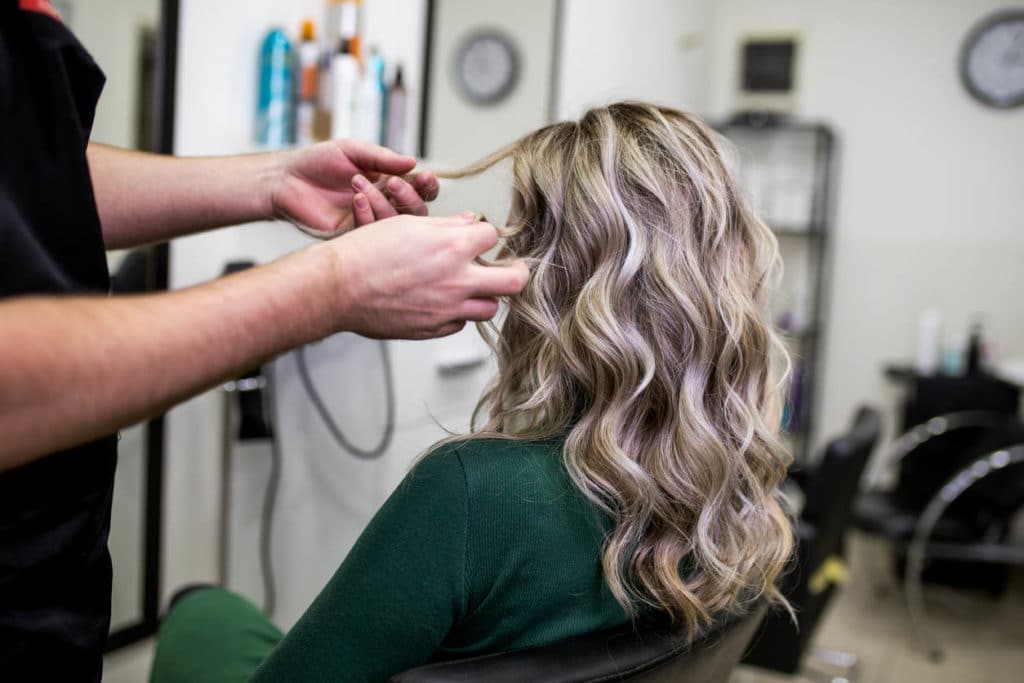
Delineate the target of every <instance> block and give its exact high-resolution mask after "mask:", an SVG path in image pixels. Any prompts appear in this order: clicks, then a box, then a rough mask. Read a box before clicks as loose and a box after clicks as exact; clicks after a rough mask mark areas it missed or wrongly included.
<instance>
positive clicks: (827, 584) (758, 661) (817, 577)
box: [743, 407, 882, 680]
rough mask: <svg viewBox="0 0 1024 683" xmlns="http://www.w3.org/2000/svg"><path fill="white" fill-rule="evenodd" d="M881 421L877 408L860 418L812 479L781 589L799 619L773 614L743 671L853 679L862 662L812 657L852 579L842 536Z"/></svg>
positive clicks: (833, 655)
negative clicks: (837, 597)
mask: <svg viewBox="0 0 1024 683" xmlns="http://www.w3.org/2000/svg"><path fill="white" fill-rule="evenodd" d="M881 431H882V419H881V416H880V415H879V413H878V411H877V410H875V409H873V408H868V407H862V408H860V409H859V410H858V411H857V414H856V417H855V418H854V421H853V426H852V427H851V428H850V430H849V431H848V432H847V433H845V434H843V435H842V436H840V437H838V438H836V439H833V440H832V441H831V442H830V443H829V444H828V447H827V448H826V449H825V456H824V457H823V458H822V460H821V462H820V464H818V466H817V467H815V468H814V469H812V470H809V471H805V473H804V474H805V476H804V487H803V488H804V497H805V498H804V499H805V503H804V506H803V509H802V510H801V512H800V517H799V519H798V520H797V525H796V536H797V551H796V555H795V560H794V563H793V566H792V567H791V568H790V569H789V571H787V572H786V574H785V575H784V576H783V577H782V580H781V581H780V584H779V588H780V590H781V591H782V594H783V595H784V596H785V597H786V599H787V600H789V603H790V604H791V605H792V606H793V609H794V611H795V612H796V623H795V624H794V622H793V619H792V618H791V617H790V615H789V613H788V612H786V611H785V610H778V609H777V610H772V611H771V612H770V613H769V614H768V616H767V617H766V618H765V620H764V622H763V623H762V624H761V627H760V630H759V631H758V633H757V635H756V636H755V637H754V641H753V644H752V646H751V649H750V651H749V652H748V653H747V655H746V657H744V658H743V663H744V664H748V665H750V666H756V667H760V668H762V669H769V670H771V671H778V672H782V673H787V674H795V673H797V672H800V673H802V674H804V675H805V676H810V677H815V676H821V677H824V679H825V680H832V677H833V676H834V675H841V676H843V677H845V678H847V679H851V680H852V679H853V677H854V675H855V673H856V669H857V658H856V656H854V655H852V654H849V653H846V652H838V651H832V650H824V649H816V650H813V651H811V652H808V646H809V644H810V642H811V639H812V637H813V636H814V630H815V627H816V626H817V624H818V621H819V620H820V618H821V615H822V613H823V612H824V610H825V607H826V606H827V605H828V603H829V601H830V600H831V598H832V595H833V593H834V591H835V586H836V584H837V583H840V582H841V581H842V580H843V578H844V576H845V566H844V564H843V560H842V558H843V536H844V534H845V532H846V530H847V527H848V526H849V523H850V516H851V507H852V505H853V500H854V497H855V496H856V495H857V489H858V486H859V483H860V478H861V475H862V474H863V473H864V468H865V466H866V465H867V462H868V458H869V457H870V456H871V452H872V451H873V450H874V448H875V445H876V444H877V443H878V439H879V436H880V434H881Z"/></svg>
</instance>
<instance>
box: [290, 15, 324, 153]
mask: <svg viewBox="0 0 1024 683" xmlns="http://www.w3.org/2000/svg"><path fill="white" fill-rule="evenodd" d="M319 58H320V48H319V47H318V46H317V44H316V27H315V25H314V24H313V22H312V20H310V19H307V20H306V21H304V22H302V42H301V43H299V97H298V104H297V105H296V112H295V113H296V132H295V138H296V141H297V142H298V143H299V144H300V145H308V144H311V143H312V142H313V141H314V140H315V139H316V135H315V134H314V130H313V126H314V118H315V115H316V92H317V87H318V85H319V84H318V81H319V78H320V64H319Z"/></svg>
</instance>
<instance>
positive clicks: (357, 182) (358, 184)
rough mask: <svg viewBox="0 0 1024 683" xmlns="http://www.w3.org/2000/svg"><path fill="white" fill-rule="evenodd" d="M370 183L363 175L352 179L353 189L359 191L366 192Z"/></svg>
mask: <svg viewBox="0 0 1024 683" xmlns="http://www.w3.org/2000/svg"><path fill="white" fill-rule="evenodd" d="M368 184H369V182H368V181H367V180H366V178H364V177H363V176H361V175H357V176H354V177H353V178H352V187H354V188H356V189H357V190H365V189H366V186H367V185H368Z"/></svg>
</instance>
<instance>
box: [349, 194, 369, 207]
mask: <svg viewBox="0 0 1024 683" xmlns="http://www.w3.org/2000/svg"><path fill="white" fill-rule="evenodd" d="M352 203H353V204H355V205H356V208H357V209H365V208H367V207H368V206H369V205H370V202H368V201H366V196H365V195H361V194H357V195H356V196H355V197H353V198H352Z"/></svg>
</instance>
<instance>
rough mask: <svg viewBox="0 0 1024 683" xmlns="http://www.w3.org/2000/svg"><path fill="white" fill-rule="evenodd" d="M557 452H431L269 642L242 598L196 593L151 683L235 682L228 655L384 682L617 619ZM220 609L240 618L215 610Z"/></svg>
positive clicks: (602, 522) (288, 673)
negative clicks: (308, 602)
mask: <svg viewBox="0 0 1024 683" xmlns="http://www.w3.org/2000/svg"><path fill="white" fill-rule="evenodd" d="M561 448H562V441H561V440H551V441H544V442H513V441H503V440H491V439H475V440H469V441H464V442H460V443H454V444H446V445H444V446H441V447H439V448H438V449H437V450H435V451H434V452H432V453H431V454H430V455H428V456H427V457H425V458H424V459H423V460H422V461H420V462H419V463H418V464H417V465H416V466H415V467H414V468H413V470H412V471H411V472H410V473H409V475H408V476H407V477H406V478H405V480H404V481H403V482H402V483H401V484H400V485H399V487H398V488H397V489H396V490H395V492H394V494H392V496H391V497H390V498H389V499H388V500H387V502H386V503H385V504H384V506H383V507H382V508H381V509H380V511H379V512H378V513H377V515H376V516H375V517H374V518H373V520H372V521H371V522H370V524H369V526H367V528H366V530H365V531H364V532H363V534H362V535H361V536H360V538H359V540H358V541H357V542H356V544H355V546H354V547H353V549H352V551H351V553H349V555H348V557H346V559H345V561H344V562H343V563H342V565H341V567H340V568H339V569H338V571H337V573H336V574H335V575H334V577H333V578H332V579H331V581H330V583H328V585H327V586H326V588H324V590H323V591H322V592H321V593H320V595H319V596H318V597H317V599H316V600H315V601H314V603H313V605H312V606H311V607H310V608H309V610H308V611H307V612H306V613H305V614H304V615H303V617H302V618H301V619H300V620H299V622H298V623H297V624H296V625H295V628H293V629H292V630H291V632H289V633H288V634H287V635H286V636H285V637H284V638H283V639H282V640H281V641H280V643H277V644H276V647H275V642H274V641H275V640H276V638H275V636H274V635H273V634H274V630H273V629H268V628H267V626H268V625H267V624H261V623H259V615H258V612H257V611H256V610H254V609H252V608H251V606H248V605H247V604H244V603H242V602H241V598H237V597H235V596H230V597H225V596H224V595H223V594H222V593H221V592H220V591H200V592H198V593H195V594H192V595H190V596H188V597H187V598H186V599H185V600H183V601H182V603H181V604H179V606H178V607H176V608H175V610H174V611H172V613H171V614H170V616H169V618H168V620H167V621H166V622H165V625H164V627H163V629H162V631H161V636H160V643H159V646H158V651H157V657H156V661H155V663H154V675H153V681H154V682H156V683H169V682H171V681H177V680H186V679H187V680H190V681H197V680H200V678H197V676H200V677H201V678H202V679H206V680H211V681H213V680H216V681H225V680H239V681H240V680H244V679H245V677H246V675H247V674H248V671H246V670H245V666H244V665H241V664H240V661H241V660H244V661H247V662H253V661H260V660H261V659H263V656H265V660H264V661H263V663H262V665H260V666H259V668H258V669H257V670H256V672H255V674H254V675H253V677H252V679H251V680H253V681H259V682H264V681H295V680H299V681H321V680H322V681H384V680H386V679H387V678H388V677H389V676H391V675H392V674H395V673H397V672H399V671H403V670H405V669H408V668H412V667H415V666H418V665H420V664H425V663H427V662H429V661H436V660H445V659H455V658H462V657H467V656H472V655H477V654H484V653H490V652H499V651H504V650H511V649H515V648H522V647H530V646H534V645H542V644H547V643H551V642H554V641H557V640H561V639H563V638H568V637H571V636H575V635H580V634H584V633H588V632H592V631H597V630H601V629H605V628H610V627H613V626H617V625H619V624H622V623H624V622H625V621H627V620H628V618H629V617H628V616H627V614H626V612H625V611H624V610H623V609H622V608H621V607H620V606H619V605H618V603H616V602H615V600H614V599H613V598H612V596H611V593H610V592H609V591H608V588H607V586H606V585H605V583H604V578H603V573H602V569H601V548H602V545H603V542H604V534H605V532H606V531H607V528H608V522H607V521H606V519H605V518H604V517H603V516H602V515H601V514H600V513H599V512H598V511H597V510H596V509H595V508H594V506H593V505H591V504H590V503H589V502H588V501H586V499H585V498H584V497H583V496H582V494H580V493H579V491H578V490H577V489H576V488H575V486H574V485H573V484H572V481H571V480H570V479H569V476H568V473H567V472H566V470H565V467H564V466H563V464H562V457H561ZM204 596H205V597H204ZM204 602H206V605H205V606H204V604H203V603H204ZM232 604H236V608H235V607H231V606H230V605H232ZM225 605H227V606H225ZM225 610H227V611H231V610H235V611H236V612H237V613H238V614H236V615H235V616H232V617H231V618H230V619H225V618H224V617H223V615H220V616H218V614H217V613H218V612H224V611H225ZM190 613H191V616H190ZM218 619H219V620H220V621H221V622H226V623H227V626H228V628H225V627H224V626H223V624H221V625H218ZM239 622H242V623H239ZM202 624H205V626H202ZM232 624H236V625H238V626H239V627H240V628H241V631H244V632H246V634H247V635H245V636H244V637H247V638H249V639H250V640H251V643H250V644H249V645H246V644H244V643H243V644H239V643H237V642H225V641H230V640H231V639H232V638H236V637H239V638H240V637H243V636H242V635H235V634H234V632H235V630H236V627H235V626H233V625H232ZM211 628H215V629H217V633H216V635H212V636H211V637H213V638H214V639H215V640H218V641H220V643H221V644H220V645H219V646H209V643H208V642H206V645H205V646H204V645H203V642H204V639H203V633H202V631H203V629H211ZM190 641H197V642H195V643H193V642H190ZM204 647H205V650H204V654H203V655H202V657H204V658H205V657H210V658H211V659H212V660H214V661H206V662H203V665H202V666H198V667H192V666H190V667H188V669H189V671H188V672H187V674H186V673H185V672H183V671H177V673H179V674H181V675H180V676H178V675H175V674H176V669H177V668H178V667H177V665H176V662H175V660H176V659H177V658H179V657H183V658H190V659H193V660H194V659H195V657H196V652H197V648H200V649H202V648H204ZM260 648H262V650H260ZM271 648H273V651H272V652H269V654H267V652H268V651H269V650H270V649H271ZM257 650H259V651H257ZM207 651H209V652H211V653H212V654H206V652H207ZM218 651H222V652H230V653H231V654H230V655H225V657H224V658H220V657H219V656H218V655H217V654H216V653H217V652H218ZM243 652H244V655H243V654H242V653H243ZM226 660H230V661H226ZM249 671H251V669H250V670H249ZM229 672H230V674H229Z"/></svg>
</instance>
